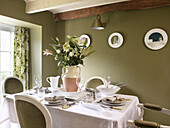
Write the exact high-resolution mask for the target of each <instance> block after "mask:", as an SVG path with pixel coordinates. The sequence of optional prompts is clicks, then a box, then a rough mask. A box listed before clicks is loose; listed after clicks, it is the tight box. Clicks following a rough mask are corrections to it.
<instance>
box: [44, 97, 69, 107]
mask: <svg viewBox="0 0 170 128" xmlns="http://www.w3.org/2000/svg"><path fill="white" fill-rule="evenodd" d="M66 102H67V100H66V99H65V97H64V96H54V97H45V99H44V104H45V105H50V106H51V105H54V106H57V105H63V104H65V103H66Z"/></svg>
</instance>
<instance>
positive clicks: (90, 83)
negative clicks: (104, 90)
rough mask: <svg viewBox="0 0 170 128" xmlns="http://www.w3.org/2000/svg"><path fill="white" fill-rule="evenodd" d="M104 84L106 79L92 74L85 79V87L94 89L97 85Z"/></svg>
mask: <svg viewBox="0 0 170 128" xmlns="http://www.w3.org/2000/svg"><path fill="white" fill-rule="evenodd" d="M104 84H106V80H105V79H104V78H102V77H99V76H93V77H91V78H89V79H88V80H87V81H86V83H85V88H93V89H96V87H97V86H99V85H104Z"/></svg>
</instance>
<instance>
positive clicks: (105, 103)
mask: <svg viewBox="0 0 170 128" xmlns="http://www.w3.org/2000/svg"><path fill="white" fill-rule="evenodd" d="M102 104H104V105H108V106H123V105H125V102H124V101H123V102H121V103H108V102H105V101H102Z"/></svg>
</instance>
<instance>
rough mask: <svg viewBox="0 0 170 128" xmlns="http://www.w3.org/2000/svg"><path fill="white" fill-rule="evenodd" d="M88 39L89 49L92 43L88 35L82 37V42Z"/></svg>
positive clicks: (87, 45)
mask: <svg viewBox="0 0 170 128" xmlns="http://www.w3.org/2000/svg"><path fill="white" fill-rule="evenodd" d="M86 39H87V44H86V48H87V47H89V46H90V41H91V40H90V37H89V36H88V35H85V34H84V35H81V36H80V40H81V41H85V40H86Z"/></svg>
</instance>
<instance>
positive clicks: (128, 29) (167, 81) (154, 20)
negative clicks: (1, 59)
mask: <svg viewBox="0 0 170 128" xmlns="http://www.w3.org/2000/svg"><path fill="white" fill-rule="evenodd" d="M0 15H4V16H9V17H12V18H16V19H20V20H23V21H27V22H31V23H34V24H39V25H42V26H43V36H42V38H43V49H45V48H50V47H49V46H48V44H49V43H51V39H50V38H51V37H55V36H59V37H60V38H61V40H64V39H65V36H66V35H68V34H69V35H78V36H79V35H81V34H83V33H86V34H89V35H90V36H91V39H92V45H93V47H94V49H95V50H96V53H95V54H93V55H92V56H90V57H88V58H86V59H85V67H82V74H83V77H84V78H85V79H88V78H89V77H91V76H94V75H99V76H106V75H110V76H111V77H112V81H113V82H115V83H116V82H120V81H123V82H125V83H127V84H129V86H128V87H124V88H122V90H121V93H125V94H132V95H137V96H138V97H139V98H140V101H141V102H150V103H155V104H160V105H162V106H164V107H167V108H170V68H169V67H170V44H169V43H170V41H168V44H167V45H166V47H164V48H163V49H161V50H158V51H152V50H149V49H148V48H146V47H145V45H144V43H143V38H144V35H145V33H146V32H147V31H148V30H150V29H151V28H156V27H158V28H163V29H164V30H165V31H166V32H167V34H168V35H170V34H169V33H170V7H163V8H155V9H146V10H137V11H114V12H109V13H106V14H103V15H101V16H102V20H103V21H104V22H105V23H106V27H105V29H104V30H103V31H94V30H90V26H91V24H92V22H93V20H94V18H95V17H87V18H81V19H75V20H68V21H61V22H57V23H55V22H54V20H53V16H52V14H51V13H50V12H42V13H37V14H31V15H28V14H26V13H25V3H24V2H23V1H22V0H0ZM113 32H120V33H122V35H123V37H124V44H123V45H122V47H120V48H118V49H112V48H111V47H109V45H108V43H107V39H108V37H109V35H110V34H111V33H113ZM169 38H170V37H169ZM55 65H56V62H55V61H54V59H53V58H52V57H43V84H45V85H47V83H46V82H45V78H46V76H48V75H56V74H57V72H58V71H56V70H55ZM145 119H148V120H152V121H158V122H160V123H165V124H169V125H170V117H168V116H166V115H163V114H158V113H156V112H148V111H147V112H146V118H145Z"/></svg>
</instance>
